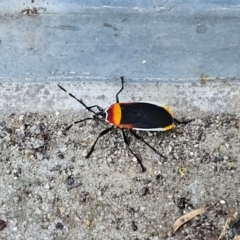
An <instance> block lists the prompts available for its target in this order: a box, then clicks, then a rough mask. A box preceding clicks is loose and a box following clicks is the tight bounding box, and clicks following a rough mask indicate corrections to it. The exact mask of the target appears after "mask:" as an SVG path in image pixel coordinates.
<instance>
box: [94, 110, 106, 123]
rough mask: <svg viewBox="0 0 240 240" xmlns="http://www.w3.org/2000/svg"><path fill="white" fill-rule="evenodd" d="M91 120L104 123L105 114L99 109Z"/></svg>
mask: <svg viewBox="0 0 240 240" xmlns="http://www.w3.org/2000/svg"><path fill="white" fill-rule="evenodd" d="M93 118H95V119H98V120H100V121H105V119H106V112H105V111H104V110H103V109H101V110H100V109H99V112H97V113H95V114H94V115H93Z"/></svg>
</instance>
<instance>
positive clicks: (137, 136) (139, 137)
mask: <svg viewBox="0 0 240 240" xmlns="http://www.w3.org/2000/svg"><path fill="white" fill-rule="evenodd" d="M129 131H130V133H131V134H132V135H133V136H134V137H135V138H136V139H138V140H140V141H142V142H143V143H145V144H146V145H147V146H148V147H150V148H151V149H152V150H153V151H154V152H155V153H157V154H158V155H159V156H161V157H163V158H166V157H165V156H163V155H162V154H161V153H160V152H159V151H157V150H156V149H155V148H154V147H152V146H151V145H150V144H149V143H147V142H146V141H145V140H144V139H143V137H141V136H139V135H137V134H136V133H135V132H134V131H133V130H132V129H129Z"/></svg>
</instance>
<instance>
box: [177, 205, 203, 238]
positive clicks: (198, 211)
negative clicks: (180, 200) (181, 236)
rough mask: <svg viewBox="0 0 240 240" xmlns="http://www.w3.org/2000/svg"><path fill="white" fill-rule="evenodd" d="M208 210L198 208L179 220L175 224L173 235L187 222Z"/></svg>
mask: <svg viewBox="0 0 240 240" xmlns="http://www.w3.org/2000/svg"><path fill="white" fill-rule="evenodd" d="M205 210H206V208H198V209H195V210H193V211H191V212H189V213H186V214H184V215H183V216H181V217H180V218H178V219H177V220H176V221H175V222H174V224H173V234H174V233H175V232H176V231H177V230H178V229H179V228H180V227H181V226H182V225H183V224H185V223H186V222H188V221H190V220H192V219H193V218H195V217H196V216H198V215H199V214H201V213H203V212H205Z"/></svg>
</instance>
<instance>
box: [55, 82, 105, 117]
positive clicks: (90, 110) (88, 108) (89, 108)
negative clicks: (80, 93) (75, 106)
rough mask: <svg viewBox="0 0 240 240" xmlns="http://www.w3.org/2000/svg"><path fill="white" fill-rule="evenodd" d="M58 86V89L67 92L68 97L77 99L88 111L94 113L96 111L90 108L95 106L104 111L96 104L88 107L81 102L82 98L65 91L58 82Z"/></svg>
mask: <svg viewBox="0 0 240 240" xmlns="http://www.w3.org/2000/svg"><path fill="white" fill-rule="evenodd" d="M58 87H59V88H60V89H62V90H63V91H64V92H66V93H68V94H69V96H70V97H72V98H74V99H76V100H77V101H78V102H79V103H80V104H82V106H84V107H85V108H86V109H87V110H88V111H89V112H92V113H94V114H96V112H95V111H93V110H92V108H94V107H96V108H97V109H98V110H99V111H104V110H103V109H102V108H101V107H99V106H98V105H93V106H90V107H88V106H87V105H86V104H85V103H84V102H83V100H81V99H78V98H77V97H75V96H74V95H73V94H72V93H69V92H67V90H66V89H65V88H63V87H62V86H61V85H59V84H58Z"/></svg>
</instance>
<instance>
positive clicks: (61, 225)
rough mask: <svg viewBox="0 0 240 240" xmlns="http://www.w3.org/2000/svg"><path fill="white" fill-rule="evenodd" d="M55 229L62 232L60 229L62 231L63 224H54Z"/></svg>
mask: <svg viewBox="0 0 240 240" xmlns="http://www.w3.org/2000/svg"><path fill="white" fill-rule="evenodd" d="M56 229H60V230H62V229H63V224H62V223H60V222H58V223H57V224H56Z"/></svg>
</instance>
